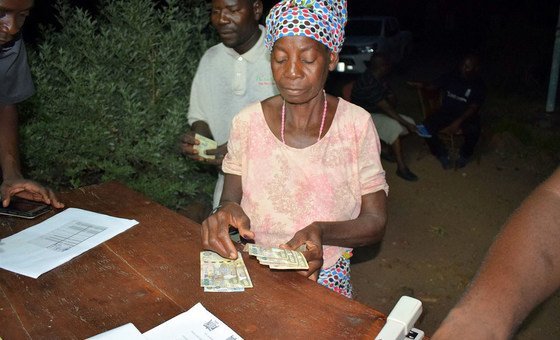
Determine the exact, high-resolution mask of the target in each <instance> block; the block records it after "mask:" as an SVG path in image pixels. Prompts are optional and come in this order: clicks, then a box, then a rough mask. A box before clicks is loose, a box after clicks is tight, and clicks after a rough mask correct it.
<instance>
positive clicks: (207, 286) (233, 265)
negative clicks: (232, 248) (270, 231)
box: [200, 251, 253, 292]
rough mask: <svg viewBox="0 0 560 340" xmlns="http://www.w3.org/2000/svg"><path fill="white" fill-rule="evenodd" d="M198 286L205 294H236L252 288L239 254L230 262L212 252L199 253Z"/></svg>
mask: <svg viewBox="0 0 560 340" xmlns="http://www.w3.org/2000/svg"><path fill="white" fill-rule="evenodd" d="M200 286H201V287H204V291H207V292H238V291H243V290H244V289H245V288H252V287H253V283H252V282H251V277H250V276H249V272H248V271H247V267H245V263H244V262H243V257H242V256H241V253H240V252H238V253H237V259H236V260H230V259H227V258H224V257H221V256H220V255H218V254H216V253H215V252H213V251H202V252H200Z"/></svg>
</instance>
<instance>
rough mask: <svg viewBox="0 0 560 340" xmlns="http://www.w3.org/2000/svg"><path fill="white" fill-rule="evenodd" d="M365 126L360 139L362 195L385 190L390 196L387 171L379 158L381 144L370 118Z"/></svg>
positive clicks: (359, 163)
mask: <svg viewBox="0 0 560 340" xmlns="http://www.w3.org/2000/svg"><path fill="white" fill-rule="evenodd" d="M363 126H364V128H362V131H361V134H359V137H358V138H359V140H358V147H359V150H358V155H359V156H358V157H359V158H358V166H359V172H360V185H361V188H362V189H361V190H362V192H361V194H362V196H363V195H366V194H370V193H373V192H377V191H379V190H384V191H385V194H386V195H388V194H389V185H388V184H387V181H386V180H385V170H383V167H382V165H381V159H380V157H379V154H380V151H381V144H380V142H379V136H378V135H377V131H376V130H375V126H374V124H373V120H372V119H371V117H370V116H368V117H367V120H366V122H365V124H363Z"/></svg>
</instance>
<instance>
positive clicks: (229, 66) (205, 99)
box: [182, 0, 278, 207]
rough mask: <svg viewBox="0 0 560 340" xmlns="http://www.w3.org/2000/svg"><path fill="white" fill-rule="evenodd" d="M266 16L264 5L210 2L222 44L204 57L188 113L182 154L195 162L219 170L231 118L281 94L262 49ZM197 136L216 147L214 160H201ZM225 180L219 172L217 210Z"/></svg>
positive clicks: (251, 0) (250, 0)
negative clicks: (210, 165)
mask: <svg viewBox="0 0 560 340" xmlns="http://www.w3.org/2000/svg"><path fill="white" fill-rule="evenodd" d="M262 12H263V5H262V2H261V0H213V1H212V14H211V21H212V26H214V28H215V29H216V30H217V32H218V34H219V36H220V39H221V41H222V42H221V43H220V44H217V45H215V46H212V47H211V48H209V49H208V50H207V51H206V53H205V54H204V56H202V59H201V60H200V64H199V66H198V69H197V71H196V74H195V77H194V79H193V83H192V87H191V93H190V105H189V113H188V121H189V124H190V126H191V130H190V131H189V132H187V133H186V134H185V135H184V136H183V137H182V151H183V153H184V154H186V155H187V156H188V157H190V158H191V159H194V160H197V161H201V162H206V163H210V164H213V165H216V166H218V167H220V169H221V165H222V160H223V158H224V156H225V154H226V153H227V140H228V138H229V130H230V125H231V121H232V119H233V117H234V116H235V115H236V114H237V113H238V112H239V111H240V110H241V109H242V108H243V107H245V106H247V105H248V104H250V103H253V102H257V101H261V100H263V99H266V98H268V97H270V96H273V95H275V94H277V93H278V90H277V89H276V84H275V83H274V79H273V78H272V72H271V69H270V54H269V52H268V51H267V49H266V48H265V46H264V35H265V32H264V27H262V26H259V24H258V21H259V19H260V18H261V16H262ZM195 133H198V134H200V135H202V136H205V137H208V138H211V139H214V140H215V141H216V142H217V144H218V148H217V149H215V150H207V151H206V154H208V155H215V157H216V158H215V159H212V160H210V159H206V158H203V157H200V156H199V155H198V152H197V151H196V150H195V149H194V145H195V144H198V141H197V140H196V139H195V137H194V135H195ZM223 179H224V177H223V174H222V173H221V171H220V174H219V176H218V182H217V183H216V188H215V191H214V200H213V201H214V203H213V206H214V207H216V206H217V205H218V202H219V201H220V197H221V195H222V187H223Z"/></svg>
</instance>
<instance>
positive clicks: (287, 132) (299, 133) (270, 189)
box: [202, 0, 388, 297]
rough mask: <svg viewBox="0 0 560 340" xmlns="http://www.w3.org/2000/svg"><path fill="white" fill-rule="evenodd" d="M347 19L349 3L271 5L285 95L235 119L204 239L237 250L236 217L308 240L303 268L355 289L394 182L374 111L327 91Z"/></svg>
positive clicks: (272, 235)
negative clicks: (353, 277)
mask: <svg viewBox="0 0 560 340" xmlns="http://www.w3.org/2000/svg"><path fill="white" fill-rule="evenodd" d="M345 23H346V2H345V1H334V0H323V1H309V0H307V1H303V0H300V1H296V0H292V1H287V0H285V1H281V2H280V3H278V4H277V5H276V6H274V8H272V10H271V12H270V14H269V16H268V18H267V20H266V26H267V27H266V29H267V33H266V38H265V39H266V45H267V47H268V49H269V50H270V51H271V67H272V73H273V76H274V80H275V81H276V85H277V87H278V90H279V92H280V95H277V96H275V97H271V98H268V99H266V100H264V101H262V102H260V103H254V104H252V105H250V106H248V107H246V108H245V109H243V110H242V111H241V112H240V113H239V114H238V115H237V116H236V117H235V118H234V120H233V122H232V130H231V135H230V139H229V142H228V153H227V155H226V157H225V159H224V162H223V165H222V168H223V171H224V173H225V174H226V175H225V185H224V191H223V194H222V198H221V204H220V206H219V208H218V209H217V210H215V211H214V213H213V214H212V215H210V216H209V217H208V218H207V219H206V220H205V221H204V222H203V223H202V244H203V247H204V248H205V249H209V250H213V251H215V252H217V253H218V254H220V255H222V256H224V257H228V258H231V259H235V258H237V251H236V248H235V246H234V245H233V243H232V241H231V239H230V237H229V233H228V226H230V225H231V226H233V227H235V228H237V229H238V230H239V233H240V235H241V236H242V237H243V238H245V239H250V240H254V241H255V243H256V244H258V245H262V246H266V247H281V248H284V249H291V250H298V249H302V248H304V249H306V250H305V251H303V254H304V255H305V257H306V259H307V261H308V263H309V270H307V271H304V272H302V273H303V274H304V275H306V276H307V277H309V278H310V279H312V280H316V281H317V282H318V283H320V284H322V285H324V286H326V287H328V288H330V289H332V290H334V291H336V292H338V293H340V294H343V295H345V296H347V297H352V285H351V283H350V256H351V254H352V248H353V247H359V246H365V245H368V244H372V243H375V242H379V241H380V240H381V239H382V237H383V234H384V231H385V224H386V219H387V216H386V195H387V191H388V186H387V183H386V181H385V172H384V170H383V168H382V167H381V162H380V160H379V150H380V144H379V138H378V136H377V132H376V130H375V127H374V125H373V122H372V120H371V116H370V114H369V113H368V112H366V111H365V110H363V109H362V108H360V107H358V106H355V105H353V104H351V103H349V102H346V101H344V100H343V99H341V98H336V97H333V96H331V95H328V94H326V93H325V90H324V89H323V87H324V85H325V82H326V80H327V75H328V73H329V71H331V70H333V69H334V68H335V67H336V64H337V62H338V52H339V51H340V48H341V46H342V42H343V41H344V25H345ZM302 246H304V247H302ZM300 247H302V248H300Z"/></svg>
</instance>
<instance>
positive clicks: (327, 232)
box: [282, 190, 387, 279]
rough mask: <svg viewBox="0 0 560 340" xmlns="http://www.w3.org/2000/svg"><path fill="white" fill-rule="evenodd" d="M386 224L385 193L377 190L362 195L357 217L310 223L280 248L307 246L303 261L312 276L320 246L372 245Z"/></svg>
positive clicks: (320, 255) (320, 259)
mask: <svg viewBox="0 0 560 340" xmlns="http://www.w3.org/2000/svg"><path fill="white" fill-rule="evenodd" d="M386 224H387V196H386V194H385V191H383V190H380V191H377V192H374V193H371V194H366V195H363V196H362V206H361V209H360V214H359V215H358V217H357V218H355V219H353V220H347V221H336V222H320V221H318V222H313V223H311V224H310V225H308V226H307V227H305V228H303V229H301V230H299V231H297V232H296V233H295V234H294V237H292V239H291V240H290V241H288V242H286V244H284V245H282V247H285V248H288V249H292V250H297V249H299V248H300V247H301V246H302V245H306V246H307V251H308V252H307V254H306V252H304V254H305V255H306V258H307V261H308V263H309V270H308V271H306V272H304V275H306V276H312V275H314V277H313V278H314V279H316V278H317V277H316V276H317V275H318V272H319V270H320V269H321V266H322V264H323V253H322V246H323V245H333V246H339V247H348V248H354V247H362V246H366V245H369V244H374V243H377V242H379V241H381V239H383V235H384V234H385V225H386Z"/></svg>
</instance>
